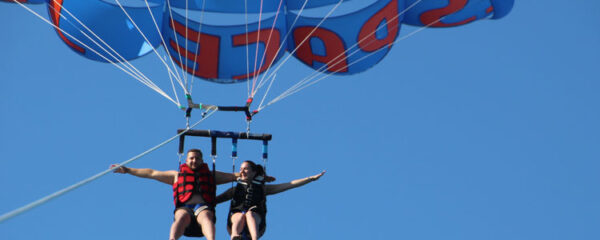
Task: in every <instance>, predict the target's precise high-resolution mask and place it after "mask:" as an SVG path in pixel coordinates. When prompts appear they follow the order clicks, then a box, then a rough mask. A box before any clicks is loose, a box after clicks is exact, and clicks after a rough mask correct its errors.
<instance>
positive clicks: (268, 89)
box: [257, 74, 277, 111]
mask: <svg viewBox="0 0 600 240" xmlns="http://www.w3.org/2000/svg"><path fill="white" fill-rule="evenodd" d="M275 78H277V74H275V75H273V78H272V79H271V82H270V83H269V87H268V88H267V91H265V94H264V95H263V98H262V99H261V100H260V104H258V108H257V111H260V110H258V109H260V107H261V106H262V105H263V103H264V102H265V99H266V98H267V94H269V91H270V90H271V85H273V82H275Z"/></svg>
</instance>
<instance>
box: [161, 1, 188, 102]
mask: <svg viewBox="0 0 600 240" xmlns="http://www.w3.org/2000/svg"><path fill="white" fill-rule="evenodd" d="M166 2H167V10H168V11H169V19H173V8H171V1H166ZM169 25H171V27H173V28H175V27H174V26H173V22H172V21H171V22H170V23H169ZM173 39H175V44H177V46H180V45H179V40H178V39H177V33H176V32H175V31H173ZM165 46H167V45H165ZM165 50H166V51H167V52H169V50H168V49H167V48H166V47H165ZM177 56H178V57H179V62H180V63H182V64H183V59H182V58H181V54H178V55H177ZM171 62H173V60H172V59H171ZM181 75H182V77H180V78H179V79H180V81H179V84H181V87H182V88H183V90H184V91H185V94H188V92H187V89H186V88H185V85H184V84H183V83H182V82H181V79H182V78H185V77H186V75H185V72H183V71H182V72H181Z"/></svg>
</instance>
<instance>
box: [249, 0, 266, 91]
mask: <svg viewBox="0 0 600 240" xmlns="http://www.w3.org/2000/svg"><path fill="white" fill-rule="evenodd" d="M263 3H264V1H263V0H260V10H259V11H258V32H257V34H256V48H255V49H256V51H255V53H254V71H253V72H252V73H251V74H252V75H256V65H257V61H258V45H260V44H258V43H259V40H260V25H261V23H262V14H263ZM266 47H267V46H265V50H266ZM248 77H250V76H248ZM252 77H253V78H254V76H252ZM254 79H255V78H254ZM255 86H256V82H255V81H254V80H253V81H252V91H251V92H250V93H251V95H250V97H253V96H254V87H255Z"/></svg>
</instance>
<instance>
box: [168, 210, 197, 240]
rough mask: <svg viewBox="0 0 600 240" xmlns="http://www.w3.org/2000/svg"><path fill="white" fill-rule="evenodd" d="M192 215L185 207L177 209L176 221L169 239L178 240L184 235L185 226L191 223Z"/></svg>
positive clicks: (172, 225)
mask: <svg viewBox="0 0 600 240" xmlns="http://www.w3.org/2000/svg"><path fill="white" fill-rule="evenodd" d="M191 220H192V216H190V214H189V213H188V212H187V211H186V210H183V209H177V211H175V221H173V224H171V232H170V233H169V240H177V239H179V238H180V237H181V235H183V231H185V228H186V227H187V226H188V225H190V221H191Z"/></svg>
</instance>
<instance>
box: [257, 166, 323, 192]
mask: <svg viewBox="0 0 600 240" xmlns="http://www.w3.org/2000/svg"><path fill="white" fill-rule="evenodd" d="M323 174H325V171H323V172H321V173H319V174H317V175H313V176H310V177H305V178H301V179H296V180H293V181H291V182H289V183H281V184H273V185H266V186H265V187H266V193H267V195H271V194H277V193H280V192H283V191H286V190H289V189H292V188H297V187H300V186H302V185H304V184H307V183H309V182H312V181H316V180H318V179H319V178H321V176H323Z"/></svg>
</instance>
